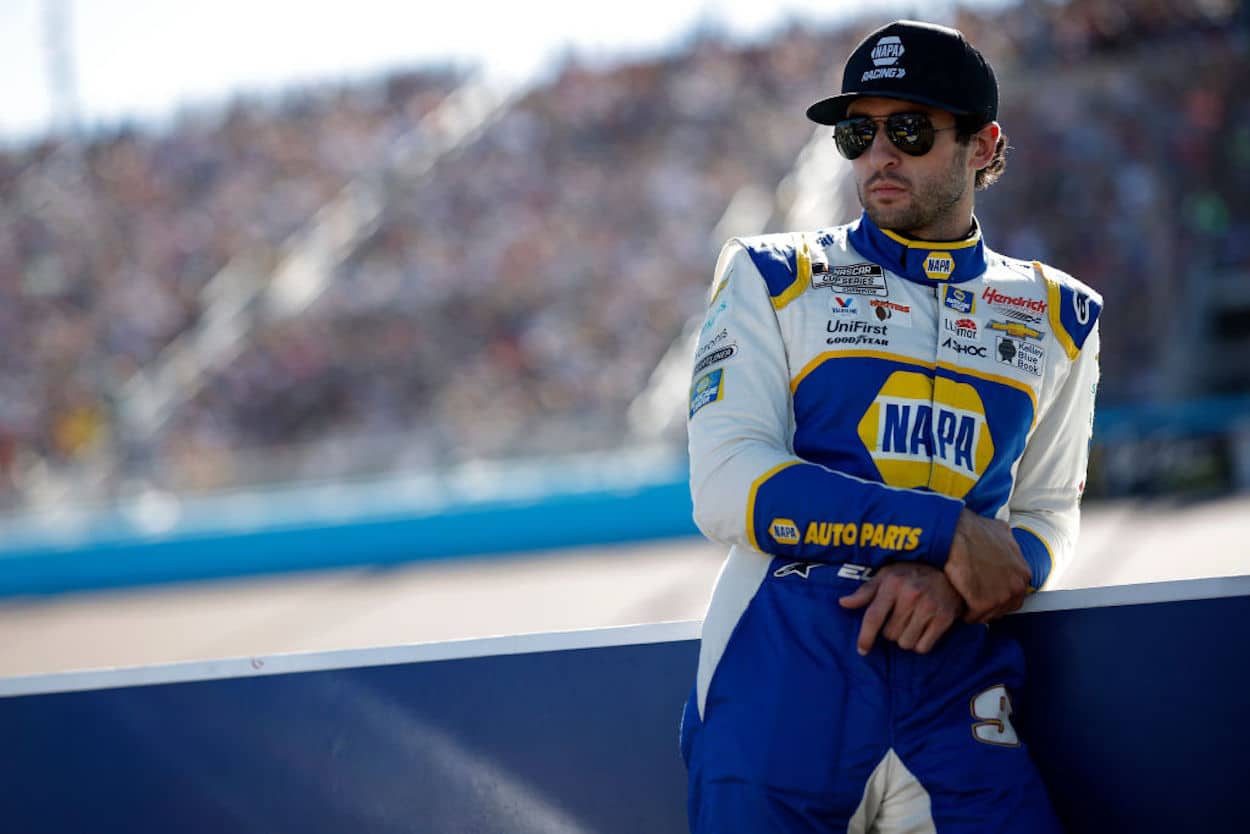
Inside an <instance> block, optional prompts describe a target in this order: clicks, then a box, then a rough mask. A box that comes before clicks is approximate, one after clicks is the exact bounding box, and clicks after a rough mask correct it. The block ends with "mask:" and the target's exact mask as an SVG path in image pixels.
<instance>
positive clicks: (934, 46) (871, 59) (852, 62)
mask: <svg viewBox="0 0 1250 834" xmlns="http://www.w3.org/2000/svg"><path fill="white" fill-rule="evenodd" d="M862 96H882V97H884V98H898V99H903V100H904V101H914V102H918V103H920V104H927V105H929V106H930V107H937V108H940V109H942V110H948V111H950V112H951V113H954V114H956V115H959V116H971V115H975V116H977V117H978V118H981V119H983V121H982V124H986V123H988V122H992V121H994V120H995V119H997V118H998V81H997V79H995V78H994V70H993V69H992V68H991V67H990V65H989V62H988V61H986V60H985V57H984V56H983V55H982V54H981V53H980V52H979V51H977V48H976V47H975V46H973V45H972V44H970V43H968V40H967V38H965V37H964V36H963V33H962V32H960V31H959V30H958V29H951V28H950V27H948V26H938V25H936V24H933V23H921V22H919V21H915V20H896V21H894V22H893V23H890V24H888V25H886V26H883V27H881V28H880V29H878V30H877V31H875V32H873V33H871V34H870V35H868V37H866V38H864V39H863V40H862V41H860V42H859V46H857V47H855V51H854V52H852V53H851V57H850V58H849V59H847V62H846V68H845V69H844V70H843V71H842V94H841V95H837V96H832V97H830V98H827V99H823V100H821V101H818V102H816V103H815V104H813V105H812V106H811V107H809V108H807V118H809V119H811V120H812V121H813V122H818V123H820V124H824V125H832V124H837V123H838V122H839V121H840V120H842V119H845V118H846V108H847V107H848V106H850V104H851V102H852V101H854V100H855V99H857V98H860V97H862Z"/></svg>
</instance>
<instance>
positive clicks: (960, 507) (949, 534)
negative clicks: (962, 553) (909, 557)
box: [920, 496, 964, 570]
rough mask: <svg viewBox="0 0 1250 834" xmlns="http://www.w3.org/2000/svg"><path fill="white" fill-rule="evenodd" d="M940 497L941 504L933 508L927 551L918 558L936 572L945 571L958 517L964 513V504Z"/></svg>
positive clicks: (957, 524)
mask: <svg viewBox="0 0 1250 834" xmlns="http://www.w3.org/2000/svg"><path fill="white" fill-rule="evenodd" d="M935 497H940V498H941V499H942V500H941V502H940V503H939V504H938V505H937V506H936V507H935V514H934V522H933V528H932V533H931V536H930V539H929V547H928V550H926V551H925V553H923V554H922V555H921V556H920V561H921V562H924V563H925V564H928V565H933V567H935V568H937V569H938V570H945V569H946V563H947V561H949V560H950V554H951V546H952V545H953V544H954V542H955V529H956V528H957V527H958V526H959V516H960V515H961V514H962V513H963V511H964V502H963V501H959V500H957V499H953V498H947V497H946V496H935Z"/></svg>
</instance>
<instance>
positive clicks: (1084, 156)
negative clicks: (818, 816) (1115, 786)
mask: <svg viewBox="0 0 1250 834" xmlns="http://www.w3.org/2000/svg"><path fill="white" fill-rule="evenodd" d="M862 8H864V4H858V3H856V4H850V3H830V2H815V0H813V1H812V2H789V3H759V2H738V1H737V0H733V2H730V0H726V1H725V2H693V1H692V0H690V1H687V0H670V2H665V3H655V4H651V3H632V4H627V5H626V6H621V7H617V8H609V10H608V11H606V12H603V11H598V10H592V9H591V7H590V6H588V5H586V4H581V3H573V2H568V3H561V2H550V3H541V2H539V3H531V4H515V5H510V6H509V5H504V4H494V3H487V2H480V0H464V1H463V2H459V3H451V4H436V5H435V4H422V3H413V4H391V3H383V2H377V0H357V2H354V3H350V4H338V3H335V4H308V3H294V2H269V3H255V2H253V3H243V2H220V3H215V4H210V5H207V6H202V7H201V6H196V5H194V4H193V5H191V6H187V5H185V4H182V5H180V4H170V3H160V2H155V1H154V0H107V2H106V1H105V0H97V1H96V2H86V0H83V2H70V0H42V1H41V0H12V2H8V3H6V4H4V7H3V9H0V90H2V91H3V95H2V96H0V101H3V107H0V294H2V296H3V297H2V299H0V301H2V303H0V341H2V344H3V351H2V353H0V357H2V358H0V390H2V391H3V396H0V507H3V509H4V510H5V512H6V513H7V515H8V519H9V520H8V524H9V527H8V528H7V529H9V530H10V534H9V535H8V536H7V539H6V540H7V541H8V542H9V544H10V546H12V547H16V546H17V545H15V544H13V542H15V541H17V542H19V543H21V542H25V541H26V540H24V539H22V536H24V535H31V536H33V535H34V534H33V533H29V530H30V529H32V528H31V527H30V524H31V523H32V522H31V519H36V518H38V519H43V520H44V522H41V523H43V524H44V526H43V527H41V528H39V529H42V530H43V531H44V532H43V535H45V538H46V537H48V536H51V537H52V538H57V539H58V541H61V550H58V551H57V552H58V553H62V552H67V549H68V550H73V551H75V552H92V548H93V547H97V546H98V545H99V541H98V540H97V539H96V538H93V536H94V535H95V534H94V533H93V531H97V530H100V529H104V528H102V527H100V526H99V525H98V524H97V521H98V519H99V518H113V516H110V515H109V513H112V512H114V511H115V510H116V508H118V507H138V508H139V509H138V510H137V511H136V512H135V513H132V514H131V515H129V516H127V518H129V519H131V520H132V521H134V523H135V524H137V525H138V528H137V529H139V531H140V532H141V533H142V535H143V536H145V537H146V539H145V540H150V539H151V538H152V537H159V536H160V535H162V534H166V533H169V534H174V533H177V532H179V527H178V525H179V524H180V523H182V522H183V521H185V520H186V519H188V518H192V517H194V518H196V519H198V520H197V521H196V522H195V523H196V524H197V525H200V526H199V527H197V529H205V527H204V525H206V524H207V525H208V526H209V527H211V526H212V525H211V523H210V522H205V521H204V520H203V519H204V518H205V513H208V514H210V515H211V514H212V513H220V514H221V515H222V517H223V519H225V518H226V516H229V519H228V520H235V519H237V518H238V517H239V514H240V513H242V514H245V515H247V516H248V517H249V518H253V519H260V521H257V522H256V524H263V522H264V519H265V518H266V517H267V514H270V515H272V517H273V518H275V519H277V518H279V517H280V518H281V520H282V522H281V523H283V524H296V523H297V522H296V521H293V520H292V519H293V516H292V513H293V512H295V514H296V515H298V511H299V509H300V507H301V506H302V507H304V508H305V509H308V511H309V512H311V511H312V510H311V509H310V506H311V505H307V504H301V502H302V501H303V500H304V499H303V498H301V497H299V496H303V495H306V494H307V493H299V492H292V490H294V489H296V488H297V487H300V486H303V487H308V486H310V485H321V486H324V485H334V486H335V488H336V491H335V493H334V495H335V496H337V497H336V499H335V501H336V502H337V503H336V506H337V507H338V508H339V509H338V510H336V511H337V512H340V513H341V514H343V513H345V514H348V515H350V511H349V510H345V509H342V508H344V507H357V506H361V507H366V508H367V507H369V506H372V505H371V504H370V502H372V501H374V500H375V499H374V498H373V497H372V496H375V495H377V494H378V492H377V491H378V490H381V492H382V493H385V492H387V490H388V489H389V487H388V486H387V485H388V484H391V483H400V482H401V481H402V480H403V479H409V478H412V477H429V478H438V477H440V476H441V474H446V473H451V472H463V471H464V467H466V466H484V465H488V464H489V465H503V464H507V465H510V466H514V467H521V468H519V469H518V468H513V469H509V470H507V471H508V472H510V473H513V474H512V475H509V478H519V477H521V476H518V475H516V474H515V473H517V472H522V471H531V470H530V469H529V468H528V467H536V468H537V470H535V471H543V472H549V471H551V469H552V467H556V468H557V469H558V468H559V467H561V466H562V461H567V460H573V458H570V457H569V456H570V455H581V456H584V455H588V454H595V455H604V457H602V458H596V460H601V461H603V463H602V464H601V466H603V467H611V466H612V465H613V464H612V463H611V461H613V460H619V459H618V458H613V457H612V456H613V455H622V454H623V455H630V454H634V453H638V452H639V450H645V451H646V454H647V455H650V456H652V457H649V458H648V460H652V461H654V460H666V461H680V460H681V455H682V454H683V449H684V442H685V436H684V422H683V420H682V412H683V406H684V397H685V391H686V386H687V385H688V383H689V367H688V365H689V363H688V359H689V355H690V333H691V331H690V325H691V322H692V321H694V320H697V319H698V318H699V316H700V315H701V313H702V310H703V305H704V298H705V294H706V289H707V286H708V283H709V281H710V278H711V269H712V265H713V262H714V259H715V255H716V252H717V250H718V249H719V247H720V245H721V243H722V242H723V241H724V240H725V238H727V237H728V236H731V235H734V234H751V233H759V232H765V231H779V230H782V229H786V228H815V227H819V226H824V225H831V224H833V223H837V222H842V221H845V220H847V219H850V218H851V217H853V216H854V215H855V214H856V213H857V206H856V205H855V204H854V202H853V199H848V196H847V190H846V184H845V179H844V177H845V173H846V172H845V170H844V169H843V167H842V165H841V162H840V160H839V159H838V158H837V156H836V153H835V151H834V149H833V147H832V143H831V142H830V140H829V138H828V136H827V135H826V133H827V132H820V131H813V129H812V128H813V126H812V125H811V124H810V123H808V122H806V120H805V119H804V118H803V115H802V114H803V109H804V107H805V106H806V105H807V104H808V103H810V102H812V101H814V100H815V99H817V98H819V97H822V96H824V95H827V94H828V93H829V92H830V91H831V90H834V89H836V87H837V84H838V82H839V80H840V76H839V73H840V69H841V65H842V62H843V61H844V59H845V56H846V55H847V54H848V52H849V49H850V48H851V47H852V46H853V45H854V43H855V42H856V41H858V39H859V38H860V37H862V35H863V34H864V33H865V32H867V31H868V30H870V29H871V28H874V27H875V26H877V25H879V24H881V23H883V22H885V21H887V20H889V19H891V18H893V17H897V16H917V15H923V16H924V17H926V18H927V19H932V20H937V21H940V22H946V23H951V24H953V25H957V26H959V27H960V28H961V29H963V31H965V33H967V34H968V36H969V37H970V39H971V40H972V41H973V42H974V43H976V44H977V45H978V46H980V47H981V49H982V50H983V51H984V52H985V53H986V54H987V55H988V56H989V58H990V59H991V61H992V63H993V64H994V66H995V67H996V69H997V71H998V76H999V79H1000V83H1001V85H1002V93H1003V96H1002V106H1001V119H1000V120H1001V122H1002V124H1003V126H1004V128H1005V130H1006V132H1007V134H1008V136H1009V138H1010V142H1011V145H1012V148H1013V150H1012V151H1011V154H1010V156H1009V166H1008V171H1007V174H1006V175H1005V177H1004V178H1003V180H1002V181H1001V182H1000V183H999V184H998V185H996V186H995V187H994V188H993V189H991V190H990V191H988V192H986V193H985V194H984V195H982V196H981V198H980V202H979V205H978V216H979V218H980V220H981V222H982V225H983V227H984V228H985V231H986V235H987V240H988V242H989V244H990V246H991V247H993V248H995V249H998V250H999V251H1003V252H1005V253H1008V254H1011V255H1014V256H1017V257H1023V258H1029V259H1040V260H1043V261H1046V262H1049V263H1052V264H1054V265H1056V266H1058V267H1060V268H1062V269H1064V270H1066V271H1068V272H1071V273H1072V274H1074V275H1076V276H1078V277H1079V278H1081V279H1082V280H1084V281H1085V282H1086V283H1088V284H1090V285H1092V286H1093V287H1094V288H1096V289H1097V290H1098V291H1099V292H1101V293H1102V294H1103V296H1104V298H1105V301H1106V312H1105V314H1104V317H1103V320H1102V321H1103V325H1102V327H1103V330H1102V355H1101V363H1102V369H1103V380H1102V385H1101V388H1100V392H1099V403H1098V404H1099V414H1098V422H1097V430H1096V433H1095V440H1094V446H1093V462H1092V466H1091V471H1090V476H1089V485H1088V490H1087V502H1086V506H1087V508H1093V510H1094V511H1095V513H1096V512H1097V509H1098V508H1099V507H1100V506H1105V507H1111V506H1114V507H1123V506H1126V505H1125V504H1123V503H1116V502H1125V501H1138V502H1140V501H1143V500H1147V499H1150V500H1156V499H1159V498H1160V497H1166V498H1171V499H1174V500H1183V501H1184V502H1192V501H1200V502H1201V501H1216V502H1218V501H1227V500H1228V499H1229V498H1230V496H1233V497H1235V496H1236V495H1237V493H1239V492H1242V491H1245V490H1246V489H1247V488H1250V361H1247V357H1248V356H1250V210H1248V209H1250V97H1247V96H1246V95H1245V90H1246V89H1248V88H1250V55H1248V54H1247V48H1248V46H1250V38H1248V28H1247V27H1248V17H1247V10H1246V6H1245V4H1244V3H1242V2H1238V0H1201V1H1200V2H1179V1H1178V0H1128V2H1117V3H1111V2H1102V0H1070V2H1061V1H1060V0H1024V1H1023V2H982V3H972V4H965V5H957V4H953V3H950V4H947V3H943V4H928V3H926V4H916V3H911V4H907V3H891V4H884V5H882V4H877V6H876V7H875V8H874V11H873V12H872V13H871V15H867V16H865V15H863V14H860V13H859V12H858V10H860V9H862ZM630 459H631V460H633V459H635V458H630ZM576 460H579V461H585V460H586V458H585V457H578V458H576ZM478 471H484V470H478ZM491 471H494V470H491ZM491 477H493V476H491ZM487 480H490V477H488V478H487ZM404 482H405V483H406V482H407V481H404ZM366 490H374V492H365V491H366ZM223 495H228V496H231V497H232V500H235V499H237V498H239V496H242V498H241V499H239V500H243V501H245V502H246V503H245V504H240V503H238V502H237V501H236V502H235V503H232V504H229V505H228V506H229V507H230V509H229V511H228V512H227V511H226V510H222V509H211V510H204V509H203V508H204V507H209V506H212V507H218V508H220V507H224V506H226V505H221V504H219V505H208V504H203V503H201V504H198V505H197V504H196V502H197V501H209V500H212V499H214V498H220V497H221V496H223ZM292 496H295V497H294V498H293V497H292ZM292 501H294V502H295V510H294V511H293V510H292ZM1108 502H1109V503H1108ZM196 506H199V507H200V509H201V512H200V514H199V515H195V514H194V513H193V512H192V509H193V508H195V507H196ZM241 506H246V508H247V509H246V510H240V509H239V508H240V507H241ZM1211 506H1214V505H1211ZM1219 506H1228V505H1226V504H1220V505H1219ZM1235 506H1236V507H1237V508H1240V509H1237V510H1236V513H1242V511H1243V510H1244V509H1245V506H1246V505H1245V504H1236V505H1235ZM1236 513H1234V514H1236ZM91 514H96V515H91ZM70 518H72V521H67V520H66V519H70ZM49 519H50V520H49ZM136 519H137V520H136ZM67 525H68V527H67ZM645 527H646V524H645V519H640V531H643V530H644V529H645ZM70 528H72V530H71V529H70ZM109 529H110V530H111V531H112V532H110V533H109V535H115V534H116V531H115V530H113V529H112V528H109ZM14 530H18V531H26V532H23V533H21V534H20V535H19V534H17V533H12V531H14ZM49 531H51V532H49ZM500 536H501V537H503V538H506V536H507V531H501V532H500ZM640 536H641V537H649V535H648V534H646V533H645V532H640ZM58 537H59V538H58ZM36 538H37V536H36ZM618 538H619V539H620V540H621V541H627V539H628V536H625V535H623V536H620V537H618ZM32 540H33V539H32ZM2 546H3V545H0V547H2ZM97 557H98V554H97V556H93V557H92V558H97ZM98 558H104V557H98ZM700 558H702V557H700ZM262 561H263V560H262ZM705 562H706V563H707V564H712V565H713V568H714V560H713V561H707V560H705ZM639 564H641V563H639ZM307 566H311V565H307ZM288 567H293V568H298V567H299V565H298V564H293V565H290V566H288ZM456 569H457V570H461V569H463V568H462V567H457V568H456ZM242 572H248V571H246V570H244V571H242ZM709 582H710V580H709ZM49 583H50V584H49V586H48V587H49V588H51V587H53V586H55V584H56V582H55V581H53V580H49ZM90 584H91V583H87V585H90ZM96 584H98V585H101V586H104V585H114V586H115V585H124V584H125V581H124V580H123V579H118V578H117V577H113V578H112V579H111V580H109V581H105V580H99V581H98V582H97V583H96ZM84 587H86V586H84ZM708 587H710V585H709V586H708ZM79 590H81V588H80V589H79ZM702 592H703V593H706V589H702ZM10 593H12V592H10ZM239 593H240V594H242V593H243V592H242V591H240V592H239ZM361 604H362V605H364V604H366V603H361ZM8 605H9V608H8V609H7V610H8V612H9V616H10V622H25V623H29V622H30V621H31V618H32V617H34V616H35V615H34V614H33V613H32V611H33V610H34V609H33V608H30V607H29V606H31V605H34V603H32V602H29V601H27V602H24V603H22V605H25V606H28V607H21V606H18V605H17V603H15V602H10V603H9V604H8ZM691 606H692V608H691V609H690V610H695V611H696V613H697V608H698V601H697V600H696V601H695V602H694V603H691ZM682 611H683V612H685V611H687V609H682ZM656 612H658V613H659V614H660V615H663V614H664V613H666V612H664V611H660V610H659V609H655V610H654V611H653V610H652V609H647V612H646V613H644V614H642V615H639V614H638V612H637V611H634V612H633V614H632V615H633V616H648V615H650V614H651V613H656ZM463 613H464V614H465V616H472V611H469V610H466V611H465V612H463ZM622 616H626V615H624V614H622ZM10 633H12V632H10ZM440 636H441V632H440ZM362 639H363V638H362ZM371 639H373V638H371Z"/></svg>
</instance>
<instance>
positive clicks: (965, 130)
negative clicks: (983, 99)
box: [955, 114, 1008, 191]
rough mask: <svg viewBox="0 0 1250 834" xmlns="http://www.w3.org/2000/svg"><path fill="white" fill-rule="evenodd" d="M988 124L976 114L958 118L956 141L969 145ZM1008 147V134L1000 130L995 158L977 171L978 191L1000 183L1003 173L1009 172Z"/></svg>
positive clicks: (975, 183) (956, 120)
mask: <svg viewBox="0 0 1250 834" xmlns="http://www.w3.org/2000/svg"><path fill="white" fill-rule="evenodd" d="M987 124H989V122H986V121H985V120H984V119H982V118H981V117H979V116H976V115H975V114H974V115H972V116H956V117H955V139H956V140H957V141H958V142H959V144H961V145H967V144H968V143H969V142H971V141H972V137H973V136H974V135H976V134H977V133H978V132H979V131H980V130H981V128H983V127H985V126H986V125H987ZM1007 147H1008V146H1007V134H1006V133H1005V132H1003V131H1001V130H1000V131H999V133H998V143H997V144H996V145H995V146H994V156H993V157H991V158H990V163H989V164H988V165H986V166H985V167H984V168H981V169H980V170H978V171H977V178H976V180H975V182H974V183H973V184H974V185H975V186H976V189H977V190H978V191H983V190H984V189H986V188H989V187H990V186H991V185H993V184H994V183H996V182H998V178H999V177H1001V176H1002V175H1003V171H1006V170H1007Z"/></svg>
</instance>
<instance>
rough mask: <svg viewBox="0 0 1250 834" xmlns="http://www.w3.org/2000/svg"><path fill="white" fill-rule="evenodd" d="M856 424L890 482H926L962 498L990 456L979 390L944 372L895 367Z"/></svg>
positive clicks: (905, 484)
mask: <svg viewBox="0 0 1250 834" xmlns="http://www.w3.org/2000/svg"><path fill="white" fill-rule="evenodd" d="M858 429H859V438H860V441H861V442H863V444H864V448H865V449H867V450H868V454H870V455H871V456H872V459H873V462H874V463H875V464H876V466H877V470H878V471H879V472H880V473H881V478H882V480H884V481H885V482H886V483H887V484H889V485H890V486H896V487H907V488H912V487H929V488H930V489H932V490H934V491H935V492H940V493H942V494H944V495H950V496H952V497H955V498H962V497H964V496H965V495H967V494H968V492H969V490H971V489H972V487H973V486H974V485H975V484H976V482H977V480H978V479H980V477H981V475H983V474H984V473H985V470H986V469H987V468H989V465H990V461H991V460H992V459H993V457H994V442H993V440H992V439H991V438H990V432H989V428H988V426H987V425H986V422H985V404H984V403H983V402H982V401H981V397H980V395H979V394H977V392H976V389H975V388H973V387H972V386H971V385H968V384H966V383H962V382H955V381H954V380H950V379H947V378H945V377H937V378H936V379H933V378H930V377H928V376H925V375H924V374H921V373H916V372H914V371H895V372H894V373H893V374H891V375H890V378H889V379H887V380H886V381H885V384H884V385H882V386H881V390H880V391H879V392H878V393H877V397H876V399H875V400H873V403H872V405H870V406H869V407H868V411H867V412H865V414H864V416H863V419H861V420H860V422H859V427H858Z"/></svg>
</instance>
